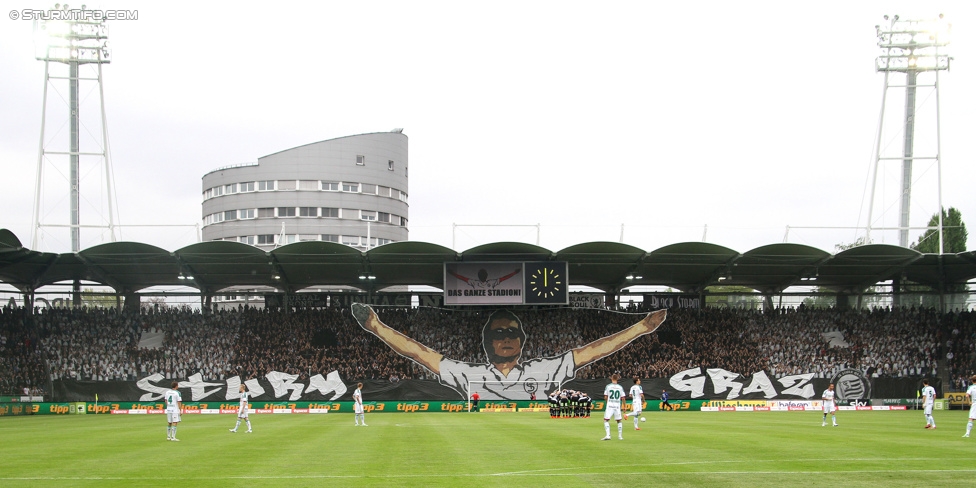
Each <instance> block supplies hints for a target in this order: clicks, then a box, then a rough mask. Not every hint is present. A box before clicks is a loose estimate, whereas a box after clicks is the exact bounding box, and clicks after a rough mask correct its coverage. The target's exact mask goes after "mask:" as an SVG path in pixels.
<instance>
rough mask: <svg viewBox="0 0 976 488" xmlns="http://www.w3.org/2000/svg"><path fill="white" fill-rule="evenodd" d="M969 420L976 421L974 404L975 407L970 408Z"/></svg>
mask: <svg viewBox="0 0 976 488" xmlns="http://www.w3.org/2000/svg"><path fill="white" fill-rule="evenodd" d="M969 418H970V419H976V403H973V405H972V406H971V407H969Z"/></svg>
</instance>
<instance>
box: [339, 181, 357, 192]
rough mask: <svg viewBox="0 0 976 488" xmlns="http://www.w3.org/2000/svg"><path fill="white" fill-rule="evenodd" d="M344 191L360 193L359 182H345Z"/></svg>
mask: <svg viewBox="0 0 976 488" xmlns="http://www.w3.org/2000/svg"><path fill="white" fill-rule="evenodd" d="M342 191H346V192H351V193H359V183H343V184H342Z"/></svg>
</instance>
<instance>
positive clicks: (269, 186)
mask: <svg viewBox="0 0 976 488" xmlns="http://www.w3.org/2000/svg"><path fill="white" fill-rule="evenodd" d="M274 189H275V180H265V181H259V182H258V191H274Z"/></svg>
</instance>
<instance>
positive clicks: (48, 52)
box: [31, 4, 115, 252]
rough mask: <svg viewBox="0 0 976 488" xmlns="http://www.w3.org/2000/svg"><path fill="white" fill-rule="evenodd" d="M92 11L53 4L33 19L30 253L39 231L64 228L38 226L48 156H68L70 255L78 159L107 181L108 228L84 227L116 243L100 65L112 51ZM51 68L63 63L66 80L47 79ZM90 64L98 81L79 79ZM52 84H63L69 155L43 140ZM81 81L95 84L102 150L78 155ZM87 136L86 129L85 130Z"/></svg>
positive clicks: (75, 230)
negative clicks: (36, 109)
mask: <svg viewBox="0 0 976 488" xmlns="http://www.w3.org/2000/svg"><path fill="white" fill-rule="evenodd" d="M91 12H92V11H90V10H87V9H86V7H85V5H82V6H81V9H69V7H68V5H67V4H65V5H60V4H55V6H54V9H53V10H48V11H46V12H45V14H44V15H39V16H38V18H36V19H35V20H34V47H35V57H36V59H37V60H39V61H44V102H43V106H42V108H41V137H40V144H39V149H38V155H37V180H36V186H35V195H34V215H33V229H32V236H31V248H32V249H37V248H38V232H39V229H40V228H41V227H45V226H46V227H65V226H64V225H45V224H43V223H42V210H41V194H42V182H43V174H44V171H43V168H44V164H45V161H46V160H48V156H67V157H68V160H69V182H68V183H69V193H70V198H69V201H70V224H69V225H68V226H67V227H69V228H70V229H71V251H72V252H78V251H80V250H81V233H80V230H81V227H83V226H82V225H81V216H80V209H79V203H80V193H81V191H80V189H81V181H80V170H79V165H80V158H81V157H82V156H97V157H100V158H101V159H102V161H103V164H104V173H105V179H106V185H107V187H106V192H107V202H108V205H107V208H108V223H107V225H104V224H101V225H88V226H85V227H99V228H107V229H108V230H109V233H110V235H111V237H110V238H111V240H112V241H115V217H114V213H113V204H115V202H114V200H113V195H112V193H113V191H112V190H113V183H112V171H111V167H110V165H109V155H108V133H107V128H106V122H105V97H104V90H103V88H102V65H103V64H106V63H109V62H111V58H112V55H111V51H110V50H109V47H108V26H107V25H105V22H104V21H103V19H102V18H101V17H100V16H93V15H85V14H86V13H91ZM51 63H58V64H64V65H67V67H68V75H67V76H55V75H52V74H51ZM86 64H90V65H95V67H97V77H95V78H90V77H82V76H81V75H80V74H79V67H80V66H81V65H86ZM53 80H59V81H61V80H66V81H67V82H68V101H67V103H68V111H67V112H68V119H69V120H68V125H69V128H70V130H69V141H68V150H67V151H63V150H60V151H59V150H49V149H48V147H47V141H45V129H46V127H45V126H46V123H47V109H48V107H47V97H48V87H49V85H51V84H52V81H53ZM82 81H95V82H97V84H98V96H99V102H100V105H101V141H99V142H97V144H100V145H101V148H99V150H98V151H87V152H86V151H82V150H81V141H80V132H81V130H82V126H81V122H80V113H79V86H80V84H81V82H82ZM85 130H86V131H87V128H85Z"/></svg>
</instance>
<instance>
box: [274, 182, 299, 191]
mask: <svg viewBox="0 0 976 488" xmlns="http://www.w3.org/2000/svg"><path fill="white" fill-rule="evenodd" d="M295 188H298V183H297V182H296V181H295V180H279V181H278V189H279V190H294V189H295Z"/></svg>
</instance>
